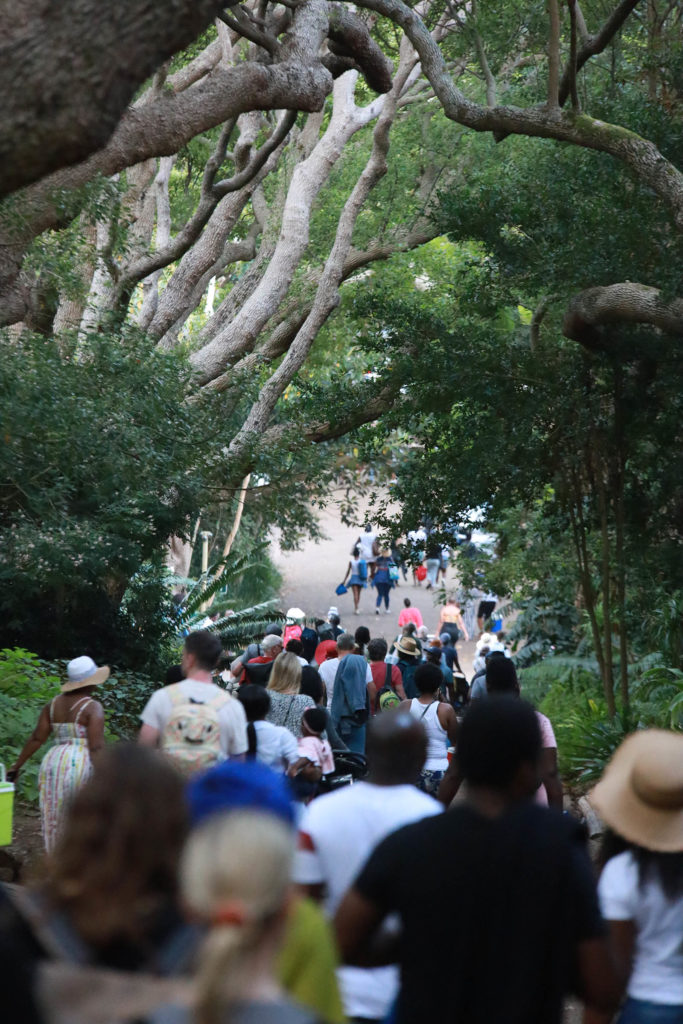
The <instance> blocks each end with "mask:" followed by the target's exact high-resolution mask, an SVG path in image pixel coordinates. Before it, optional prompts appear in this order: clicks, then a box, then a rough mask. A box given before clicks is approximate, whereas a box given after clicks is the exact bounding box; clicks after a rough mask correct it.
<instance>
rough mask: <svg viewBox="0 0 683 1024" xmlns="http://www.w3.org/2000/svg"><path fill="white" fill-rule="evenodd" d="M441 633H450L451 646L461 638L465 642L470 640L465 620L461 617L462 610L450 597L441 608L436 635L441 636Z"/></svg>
mask: <svg viewBox="0 0 683 1024" xmlns="http://www.w3.org/2000/svg"><path fill="white" fill-rule="evenodd" d="M442 633H450V635H451V638H452V640H453V645H455V644H456V643H457V641H458V640H459V639H460V637H461V636H462V638H463V639H464V640H466V641H467V640H469V638H470V634H469V633H468V631H467V627H466V626H465V620H464V619H463V617H462V609H461V607H460V605H459V604H458V602H457V601H456V600H455V598H454V597H450V598H449V599H448V600H447V601H446V604H445V605H443V606H442V608H441V614H440V615H439V624H438V625H437V627H436V635H437V636H441V634H442Z"/></svg>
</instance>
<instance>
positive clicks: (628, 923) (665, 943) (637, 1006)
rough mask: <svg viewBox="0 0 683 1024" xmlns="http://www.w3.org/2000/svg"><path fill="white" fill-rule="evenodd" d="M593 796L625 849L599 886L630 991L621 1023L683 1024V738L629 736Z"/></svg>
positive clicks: (593, 1018)
mask: <svg viewBox="0 0 683 1024" xmlns="http://www.w3.org/2000/svg"><path fill="white" fill-rule="evenodd" d="M588 799H589V801H590V803H591V804H593V806H594V807H595V809H596V810H597V811H598V813H599V815H600V817H601V818H602V820H603V821H604V822H605V823H606V824H607V825H608V826H609V827H610V829H612V831H613V832H614V833H616V836H617V837H619V838H620V839H621V845H622V848H624V847H625V848H624V849H623V852H621V853H619V854H618V855H617V856H615V857H612V859H611V860H608V861H607V863H606V864H605V867H604V868H603V871H602V874H601V876H600V882H599V884H598V894H599V897H600V904H601V907H602V914H603V917H604V918H605V920H606V921H607V923H608V927H609V929H610V933H611V935H612V940H613V945H614V948H615V950H616V952H617V957H618V960H619V967H620V969H621V972H622V976H623V978H624V981H625V987H626V1002H625V1003H624V1005H623V1007H622V1009H621V1013H620V1015H619V1017H618V1024H652V1022H657V1024H683V736H681V735H680V733H672V732H665V731H664V730H662V729H647V730H643V731H642V732H636V733H634V734H633V735H631V736H628V737H627V738H626V739H625V740H624V742H623V743H622V744H621V746H620V747H619V748H618V750H617V752H616V753H615V754H614V756H613V758H612V760H611V761H610V763H609V765H608V766H607V768H606V770H605V772H604V774H603V777H602V779H601V780H600V782H599V783H598V784H597V786H596V787H595V788H594V789H593V790H591V792H590V793H589V794H588ZM610 1019H611V1018H609V1017H608V1016H606V1015H604V1014H600V1013H597V1012H596V1011H589V1012H587V1013H586V1015H585V1017H584V1022H585V1024H608V1022H609V1020H610Z"/></svg>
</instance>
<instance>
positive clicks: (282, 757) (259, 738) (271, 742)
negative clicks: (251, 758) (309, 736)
mask: <svg viewBox="0 0 683 1024" xmlns="http://www.w3.org/2000/svg"><path fill="white" fill-rule="evenodd" d="M254 728H255V730H256V760H257V761H263V763H264V764H267V765H268V767H269V768H273V769H274V770H275V771H277V772H284V771H287V769H288V768H289V766H290V764H294V762H295V761H298V759H299V751H298V747H297V742H296V739H295V738H294V734H293V733H291V732H290V731H289V729H285V727H284V725H273V723H272V722H265V721H261V722H254Z"/></svg>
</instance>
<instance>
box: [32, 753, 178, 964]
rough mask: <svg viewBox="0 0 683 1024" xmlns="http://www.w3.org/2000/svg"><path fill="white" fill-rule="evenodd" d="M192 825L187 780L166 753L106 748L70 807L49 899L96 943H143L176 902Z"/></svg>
mask: <svg viewBox="0 0 683 1024" xmlns="http://www.w3.org/2000/svg"><path fill="white" fill-rule="evenodd" d="M187 830H188V817H187V808H186V805H185V797H184V792H183V780H182V779H181V777H180V775H179V774H178V773H177V772H176V771H175V769H174V768H173V767H172V766H171V764H170V763H169V762H168V761H167V760H166V759H165V758H164V757H163V755H162V754H160V753H158V752H157V751H154V750H150V749H149V748H146V747H140V746H137V745H136V744H132V743H119V744H116V745H115V746H111V747H108V748H105V749H104V750H103V751H102V752H101V753H100V754H99V755H98V757H97V760H96V763H95V770H94V772H93V775H92V776H91V778H90V779H89V780H88V781H87V782H86V783H85V785H84V786H83V787H82V789H80V790H79V791H78V792H77V793H76V795H75V797H74V799H73V802H72V803H71V805H70V807H69V811H68V815H67V819H66V822H65V827H64V830H63V833H62V835H61V837H60V839H59V840H58V843H57V846H56V848H55V851H54V854H53V859H52V862H51V865H50V868H51V870H50V876H49V881H48V882H47V885H46V896H47V898H48V900H49V902H50V903H51V904H52V905H53V906H55V907H58V908H59V909H61V910H64V911H65V912H66V913H67V914H68V916H69V919H70V920H71V922H72V924H73V925H74V927H75V929H76V930H77V931H78V933H79V934H80V936H81V938H83V939H84V941H86V942H88V943H90V944H92V945H94V946H96V947H102V946H105V945H108V944H109V943H110V942H113V941H120V940H123V941H130V942H133V943H136V944H140V943H143V942H144V940H145V937H146V935H147V934H148V932H149V930H150V928H151V927H153V925H154V924H155V922H156V920H157V919H158V915H159V913H160V911H162V910H163V909H164V908H167V907H168V906H169V904H172V903H173V902H175V900H176V897H177V893H178V865H179V863H180V854H181V851H182V847H183V843H184V841H185V838H186V835H187Z"/></svg>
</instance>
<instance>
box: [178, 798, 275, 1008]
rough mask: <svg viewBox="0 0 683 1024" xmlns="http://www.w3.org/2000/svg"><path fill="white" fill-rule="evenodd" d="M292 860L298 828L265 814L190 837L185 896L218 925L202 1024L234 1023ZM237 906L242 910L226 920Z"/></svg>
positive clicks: (204, 967)
mask: <svg viewBox="0 0 683 1024" xmlns="http://www.w3.org/2000/svg"><path fill="white" fill-rule="evenodd" d="M293 857H294V833H293V831H292V830H291V829H290V828H289V827H288V826H287V825H286V824H285V823H284V822H282V821H280V820H278V819H277V818H275V817H273V816H272V815H271V814H265V813H263V812H262V811H251V810H247V811H242V810H240V811H233V812H231V813H229V814H218V815H215V816H214V817H213V818H210V819H209V820H208V821H207V822H206V823H205V824H204V825H201V826H200V827H199V828H198V829H197V830H196V831H195V832H194V833H193V834H192V835H191V836H190V838H189V840H188V843H187V846H186V848H185V852H184V854H183V858H182V862H181V868H180V879H181V889H182V895H183V899H184V902H185V904H186V906H187V907H188V908H189V910H190V911H192V912H193V913H194V914H195V915H196V916H198V917H199V918H201V919H202V920H204V921H206V922H208V923H209V924H210V926H211V927H210V931H209V933H208V935H207V937H206V939H205V941H204V944H203V946H202V950H201V953H200V957H199V971H198V995H197V1008H196V1018H195V1019H196V1021H197V1024H218V1022H219V1021H220V1022H224V1021H225V1020H226V1019H229V1017H228V1018H226V1012H227V1013H228V1015H229V1012H230V1004H231V1003H232V1002H233V1001H234V1000H235V999H236V998H237V997H238V996H239V992H240V989H241V988H242V987H243V985H244V981H245V972H246V971H247V970H248V959H249V956H250V955H251V954H252V953H253V952H254V950H256V949H257V948H258V947H259V945H260V943H261V942H262V940H263V938H264V936H265V935H266V934H267V933H268V932H269V931H270V929H271V928H272V927H273V923H274V919H275V918H276V917H277V916H278V914H279V913H281V912H282V911H283V909H284V907H285V905H286V901H287V897H288V894H289V889H290V879H291V872H292V861H293ZM233 901H234V904H235V907H236V908H238V909H239V912H235V913H234V918H232V919H226V918H229V917H230V915H224V916H223V917H221V908H223V909H225V906H226V904H229V903H231V902H233ZM240 916H241V917H242V919H240Z"/></svg>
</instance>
